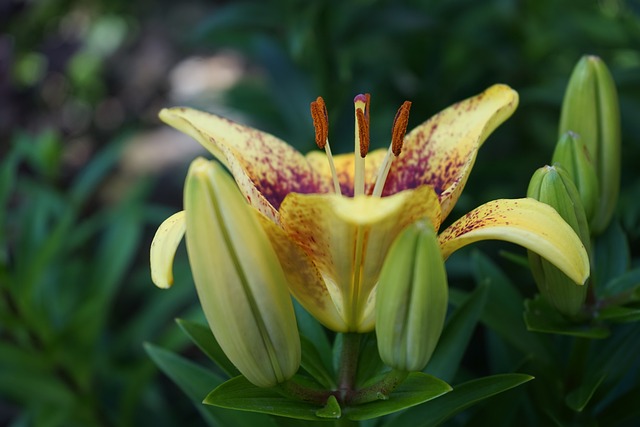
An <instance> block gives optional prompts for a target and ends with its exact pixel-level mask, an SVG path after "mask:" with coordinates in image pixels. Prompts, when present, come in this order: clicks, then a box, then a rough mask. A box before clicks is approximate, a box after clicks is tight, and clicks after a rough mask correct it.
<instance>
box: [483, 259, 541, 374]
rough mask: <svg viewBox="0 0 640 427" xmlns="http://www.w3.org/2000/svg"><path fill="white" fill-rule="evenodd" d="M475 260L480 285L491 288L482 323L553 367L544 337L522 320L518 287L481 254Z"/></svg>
mask: <svg viewBox="0 0 640 427" xmlns="http://www.w3.org/2000/svg"><path fill="white" fill-rule="evenodd" d="M471 259H472V262H473V265H474V270H475V275H476V280H477V282H478V283H480V284H484V283H486V284H488V285H489V295H488V297H487V303H486V305H485V308H484V312H483V313H482V317H481V320H482V322H483V323H484V324H486V325H487V326H488V327H489V328H491V329H493V330H494V331H495V332H496V333H497V334H498V335H500V336H501V337H502V338H503V339H504V340H506V341H507V342H508V343H509V344H511V345H512V346H514V347H515V348H517V349H518V350H520V351H521V352H522V353H524V354H525V355H527V356H534V357H536V358H538V359H540V360H541V361H543V362H547V363H551V362H552V357H551V355H550V353H549V351H548V350H547V348H546V347H545V344H544V343H543V342H542V340H541V339H540V337H538V336H536V335H534V334H530V333H528V332H527V328H526V325H525V323H524V320H523V318H522V310H523V306H524V299H523V298H522V296H521V295H520V293H519V292H518V291H517V289H516V288H515V286H514V285H513V284H512V283H511V282H510V281H509V279H507V277H506V276H505V275H504V273H502V271H500V269H499V268H498V267H497V266H495V265H494V264H493V263H492V262H491V260H490V259H489V258H488V257H486V256H485V255H483V254H482V253H481V252H478V251H474V252H473V253H472V256H471Z"/></svg>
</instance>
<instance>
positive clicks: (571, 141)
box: [552, 131, 598, 222]
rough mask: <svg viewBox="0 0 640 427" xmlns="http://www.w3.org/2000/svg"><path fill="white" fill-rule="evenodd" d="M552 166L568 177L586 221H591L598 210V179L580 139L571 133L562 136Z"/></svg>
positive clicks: (554, 153)
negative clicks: (555, 166)
mask: <svg viewBox="0 0 640 427" xmlns="http://www.w3.org/2000/svg"><path fill="white" fill-rule="evenodd" d="M552 164H554V165H555V164H559V165H560V166H561V167H562V169H563V170H564V171H565V172H566V173H567V174H568V175H569V177H570V178H571V180H572V181H573V183H574V184H575V185H576V188H577V189H578V193H579V194H580V201H581V202H582V207H583V208H584V213H585V215H586V217H587V221H588V222H590V221H592V220H593V215H594V213H595V211H596V209H597V208H598V177H597V175H596V169H595V165H594V164H593V162H592V161H591V157H590V156H589V151H588V150H587V147H586V146H585V144H584V142H583V141H582V138H580V136H579V135H578V134H576V133H573V132H571V131H569V132H566V133H564V134H562V136H561V137H560V139H559V140H558V143H557V144H556V148H555V151H554V152H553V158H552Z"/></svg>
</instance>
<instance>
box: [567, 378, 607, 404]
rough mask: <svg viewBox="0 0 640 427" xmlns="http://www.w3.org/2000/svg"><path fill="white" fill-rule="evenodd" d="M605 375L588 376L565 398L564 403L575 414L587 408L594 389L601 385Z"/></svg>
mask: <svg viewBox="0 0 640 427" xmlns="http://www.w3.org/2000/svg"><path fill="white" fill-rule="evenodd" d="M605 377H606V375H599V376H596V375H590V376H589V377H588V378H587V380H586V381H585V382H584V383H583V384H582V385H580V387H578V388H576V389H575V390H572V391H571V392H570V393H569V394H568V395H567V397H566V398H565V402H566V404H567V406H568V407H570V408H571V409H573V410H574V411H577V412H582V410H583V409H584V408H585V407H586V406H587V404H588V403H589V400H591V398H592V397H593V393H595V391H596V389H597V388H598V387H599V386H600V384H602V381H603V380H604V379H605Z"/></svg>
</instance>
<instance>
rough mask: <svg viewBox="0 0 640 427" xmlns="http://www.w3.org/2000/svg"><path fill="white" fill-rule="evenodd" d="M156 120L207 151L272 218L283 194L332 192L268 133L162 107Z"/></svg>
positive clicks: (190, 111) (291, 150)
mask: <svg viewBox="0 0 640 427" xmlns="http://www.w3.org/2000/svg"><path fill="white" fill-rule="evenodd" d="M160 118H161V119H162V120H163V121H164V122H165V123H167V124H169V125H171V126H173V127H175V128H176V129H178V130H180V131H182V132H184V133H186V134H187V135H189V136H191V137H193V138H195V139H196V140H197V141H198V142H200V143H201V144H202V145H203V146H204V147H205V148H206V149H207V150H209V151H210V152H211V153H212V154H213V155H214V156H215V157H216V158H217V159H218V160H219V161H221V162H222V163H223V164H224V165H225V166H226V167H227V168H228V169H229V170H230V171H231V173H232V174H233V176H234V178H235V180H236V182H237V183H238V186H239V187H240V189H241V191H242V193H243V194H244V196H245V197H246V198H247V199H248V200H249V202H250V203H251V204H252V205H253V206H254V207H255V208H257V209H258V210H259V211H260V212H262V213H263V214H265V215H267V216H268V217H269V218H271V219H273V220H277V216H278V214H277V209H278V208H279V206H280V203H282V200H283V199H284V197H285V196H286V195H287V194H288V193H290V192H296V193H322V192H326V191H327V190H328V189H329V188H331V187H329V186H328V185H326V183H325V182H324V181H323V180H322V179H320V177H319V176H317V174H316V173H315V172H314V170H313V169H312V168H311V166H310V165H309V163H308V162H307V160H306V159H305V157H304V156H303V155H302V154H300V153H299V152H298V151H297V150H295V149H294V148H293V147H291V146H289V145H287V144H286V143H285V142H283V141H281V140H280V139H278V138H276V137H274V136H273V135H269V134H267V133H264V132H261V131H259V130H256V129H252V128H250V127H247V126H242V125H240V124H238V123H235V122H232V121H231V120H227V119H224V118H222V117H218V116H216V115H213V114H209V113H205V112H202V111H197V110H193V109H190V108H181V107H180V108H171V109H164V110H162V111H161V112H160Z"/></svg>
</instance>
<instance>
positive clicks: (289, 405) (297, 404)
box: [204, 376, 323, 421]
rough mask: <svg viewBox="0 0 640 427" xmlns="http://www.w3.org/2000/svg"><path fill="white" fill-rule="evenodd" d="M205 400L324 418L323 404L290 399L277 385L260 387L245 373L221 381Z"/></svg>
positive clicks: (245, 408)
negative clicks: (322, 414)
mask: <svg viewBox="0 0 640 427" xmlns="http://www.w3.org/2000/svg"><path fill="white" fill-rule="evenodd" d="M204 403H206V404H207V405H214V406H217V407H221V408H228V409H235V410H239V411H251V412H258V413H263V414H271V415H279V416H282V417H289V418H297V419H302V420H314V421H320V420H322V419H323V418H320V417H318V416H317V415H316V412H317V411H318V410H321V409H322V406H318V405H314V404H312V403H307V402H302V401H298V400H292V399H289V398H287V397H284V396H283V395H281V394H280V393H278V392H277V391H276V390H274V389H273V388H260V387H257V386H255V385H253V384H251V383H250V382H249V381H248V380H247V379H246V378H245V377H243V376H239V377H235V378H232V379H230V380H229V381H226V382H225V383H223V384H221V385H219V386H218V387H217V388H216V389H214V390H213V391H211V392H210V393H209V394H208V395H207V397H206V398H205V399H204Z"/></svg>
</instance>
